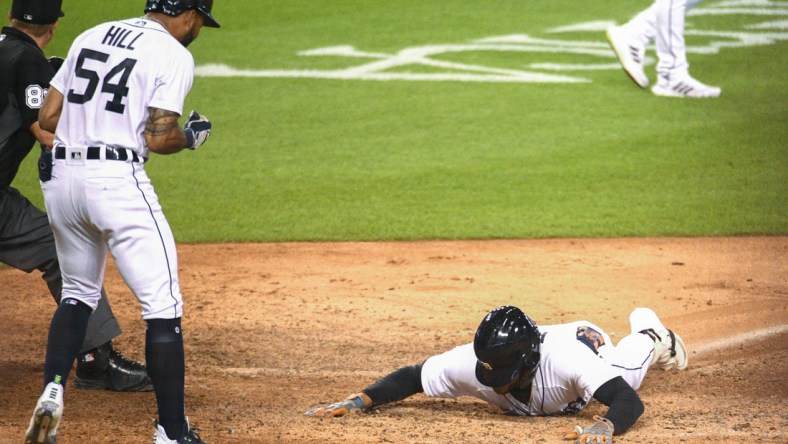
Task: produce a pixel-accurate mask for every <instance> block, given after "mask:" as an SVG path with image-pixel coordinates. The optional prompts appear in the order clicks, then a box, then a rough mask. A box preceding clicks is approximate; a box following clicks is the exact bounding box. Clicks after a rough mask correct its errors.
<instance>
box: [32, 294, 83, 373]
mask: <svg viewBox="0 0 788 444" xmlns="http://www.w3.org/2000/svg"><path fill="white" fill-rule="evenodd" d="M92 312H93V310H92V309H91V308H90V307H89V306H88V305H87V304H85V303H84V302H81V301H78V300H76V299H71V298H66V299H63V300H62V301H60V304H59V305H58V307H57V310H55V315H54V316H52V322H51V323H50V325H49V337H48V338H47V357H46V361H45V363H44V386H46V385H47V384H49V383H50V382H52V381H54V380H55V378H56V377H58V376H59V377H60V383H61V384H62V385H63V387H65V386H66V380H67V379H68V374H69V373H70V372H71V366H72V365H74V360H75V359H76V357H77V353H79V348H80V347H81V346H82V341H84V340H85V331H87V327H88V320H89V319H90V314H91V313H92Z"/></svg>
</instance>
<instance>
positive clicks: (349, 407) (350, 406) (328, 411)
mask: <svg viewBox="0 0 788 444" xmlns="http://www.w3.org/2000/svg"><path fill="white" fill-rule="evenodd" d="M362 408H364V401H363V400H362V399H361V396H359V395H351V396H350V397H349V398H348V399H346V400H344V401H339V402H335V403H333V404H329V405H326V406H322V407H316V408H313V409H311V410H308V411H307V412H306V413H304V415H305V416H332V417H337V416H344V415H346V414H348V413H350V412H353V411H359V412H360V411H361V409H362Z"/></svg>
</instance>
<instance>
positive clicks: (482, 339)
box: [473, 306, 541, 387]
mask: <svg viewBox="0 0 788 444" xmlns="http://www.w3.org/2000/svg"><path fill="white" fill-rule="evenodd" d="M540 344H541V335H540V334H539V329H538V328H537V327H536V324H535V323H534V321H532V320H531V318H529V317H528V316H526V315H525V313H523V312H522V311H521V310H520V309H519V308H517V307H512V306H503V307H498V308H496V309H495V310H493V311H491V312H490V313H489V314H487V316H485V317H484V319H483V320H482V322H481V324H479V328H478V329H476V337H475V338H474V340H473V350H474V352H475V353H476V359H477V360H478V361H477V362H476V379H478V380H479V382H481V383H482V384H484V385H486V386H488V387H503V386H506V385H508V384H510V383H512V382H514V381H515V380H518V381H520V382H521V383H528V382H531V381H532V380H533V378H534V375H535V374H536V368H537V367H538V366H539V358H540V354H539V346H540Z"/></svg>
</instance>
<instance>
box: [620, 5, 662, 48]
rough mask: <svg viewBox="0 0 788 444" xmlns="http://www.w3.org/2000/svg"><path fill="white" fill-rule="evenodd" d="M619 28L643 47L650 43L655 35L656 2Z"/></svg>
mask: <svg viewBox="0 0 788 444" xmlns="http://www.w3.org/2000/svg"><path fill="white" fill-rule="evenodd" d="M621 28H622V29H623V30H624V32H626V33H627V35H629V37H630V38H632V39H633V40H635V41H636V42H638V43H640V44H641V45H642V46H643V47H644V48H645V47H647V46H648V45H650V44H651V42H653V41H654V39H655V38H656V36H657V4H656V2H655V3H652V4H651V6H649V7H648V9H645V10H643V11H641V12H640V13H639V14H638V15H636V16H635V17H633V18H632V19H631V20H630V21H628V22H626V23H625V24H623V25H622V26H621Z"/></svg>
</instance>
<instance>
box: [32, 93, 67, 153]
mask: <svg viewBox="0 0 788 444" xmlns="http://www.w3.org/2000/svg"><path fill="white" fill-rule="evenodd" d="M62 110H63V94H61V92H60V91H58V90H57V89H56V88H52V87H50V88H49V92H47V97H46V99H44V104H43V105H42V106H41V109H40V110H38V126H39V128H40V129H42V130H44V131H48V132H50V133H54V132H55V129H56V128H57V123H58V122H59V121H60V112H61V111H62ZM30 131H32V132H33V134H34V135H35V136H36V138H37V139H38V140H39V141H40V142H41V143H44V141H42V140H41V139H40V138H39V135H38V134H36V132H35V129H34V128H33V127H32V126H31V128H30ZM44 144H45V145H47V146H51V145H52V142H51V141H50V143H44Z"/></svg>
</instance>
